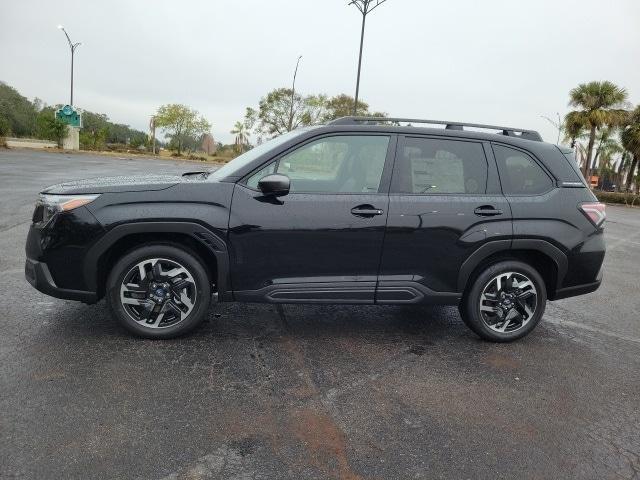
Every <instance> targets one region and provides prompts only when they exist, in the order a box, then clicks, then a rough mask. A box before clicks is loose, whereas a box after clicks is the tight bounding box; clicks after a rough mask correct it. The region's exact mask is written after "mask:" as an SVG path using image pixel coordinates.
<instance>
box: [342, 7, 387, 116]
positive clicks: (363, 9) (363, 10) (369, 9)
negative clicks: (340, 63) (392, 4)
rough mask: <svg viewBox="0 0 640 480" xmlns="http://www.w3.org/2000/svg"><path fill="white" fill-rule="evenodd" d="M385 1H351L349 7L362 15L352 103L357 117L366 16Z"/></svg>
mask: <svg viewBox="0 0 640 480" xmlns="http://www.w3.org/2000/svg"><path fill="white" fill-rule="evenodd" d="M386 1H387V0H375V4H374V0H351V1H350V2H349V5H355V6H356V8H357V9H358V10H360V13H361V14H362V29H361V31H360V53H359V55H358V76H357V78H356V98H355V101H354V102H353V114H354V115H357V111H358V95H359V93H360V68H361V66H362V47H363V45H364V27H365V23H366V21H367V14H368V13H371V12H372V11H373V10H374V9H375V8H376V7H379V6H380V5H382V4H383V3H384V2H386Z"/></svg>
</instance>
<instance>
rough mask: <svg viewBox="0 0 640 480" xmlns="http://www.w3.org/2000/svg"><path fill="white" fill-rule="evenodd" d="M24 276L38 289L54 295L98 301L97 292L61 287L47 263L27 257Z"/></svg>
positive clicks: (85, 300)
mask: <svg viewBox="0 0 640 480" xmlns="http://www.w3.org/2000/svg"><path fill="white" fill-rule="evenodd" d="M24 276H25V278H26V279H27V281H28V282H29V283H30V284H31V285H32V286H33V287H34V288H35V289H36V290H39V291H41V292H42V293H45V294H47V295H50V296H52V297H56V298H63V299H65V300H78V301H81V302H84V303H95V302H96V301H97V295H96V293H95V292H86V291H83V290H70V289H67V288H59V287H58V286H57V285H56V283H55V282H54V280H53V277H52V276H51V272H50V271H49V267H48V266H47V264H46V263H43V262H38V261H37V260H31V259H30V258H27V260H26V262H25V264H24Z"/></svg>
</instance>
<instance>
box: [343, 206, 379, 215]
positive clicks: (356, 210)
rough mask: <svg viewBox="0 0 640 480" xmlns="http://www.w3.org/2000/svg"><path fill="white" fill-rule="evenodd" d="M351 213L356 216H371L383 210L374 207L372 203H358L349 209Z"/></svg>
mask: <svg viewBox="0 0 640 480" xmlns="http://www.w3.org/2000/svg"><path fill="white" fill-rule="evenodd" d="M351 213H352V214H353V215H355V216H357V217H373V216H375V215H382V214H383V213H384V210H380V209H379V208H375V207H374V206H372V205H358V206H357V207H353V208H352V209H351Z"/></svg>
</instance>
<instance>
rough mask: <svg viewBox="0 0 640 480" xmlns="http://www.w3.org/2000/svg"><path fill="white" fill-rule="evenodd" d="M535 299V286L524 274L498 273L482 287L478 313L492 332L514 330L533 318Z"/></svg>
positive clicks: (536, 297) (536, 296) (536, 298)
mask: <svg viewBox="0 0 640 480" xmlns="http://www.w3.org/2000/svg"><path fill="white" fill-rule="evenodd" d="M537 301H538V292H537V291H536V287H535V285H534V284H533V282H532V281H531V279H529V278H528V277H527V276H526V275H524V274H522V273H518V272H506V273H500V274H498V275H496V276H495V277H493V278H492V279H491V280H490V281H489V282H488V283H487V285H486V286H485V287H484V289H483V290H482V294H481V295H480V317H481V318H482V321H483V322H484V324H485V325H486V326H487V327H489V328H490V329H492V330H494V331H496V332H499V333H505V332H508V333H511V332H515V331H517V330H520V329H521V328H523V327H524V326H525V325H526V324H527V323H529V321H530V320H531V319H532V318H533V316H534V314H535V312H536V305H537Z"/></svg>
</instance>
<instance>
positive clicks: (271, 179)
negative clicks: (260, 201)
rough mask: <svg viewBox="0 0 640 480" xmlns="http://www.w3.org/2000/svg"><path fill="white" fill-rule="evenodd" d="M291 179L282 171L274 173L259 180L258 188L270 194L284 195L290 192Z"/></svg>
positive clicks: (273, 195)
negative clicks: (281, 172)
mask: <svg viewBox="0 0 640 480" xmlns="http://www.w3.org/2000/svg"><path fill="white" fill-rule="evenodd" d="M290 187H291V180H290V179H289V177H287V176H286V175H282V174H280V173H272V174H271V175H267V176H266V177H262V178H261V179H260V181H258V189H260V191H261V192H262V193H263V194H265V195H268V196H272V197H282V196H284V195H288V194H289V188H290Z"/></svg>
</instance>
